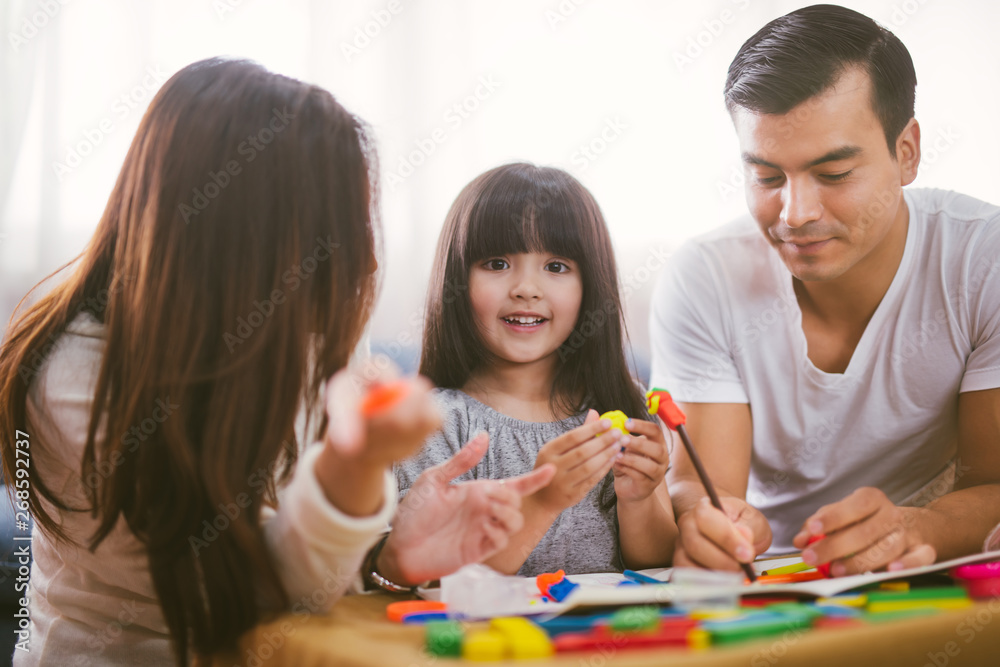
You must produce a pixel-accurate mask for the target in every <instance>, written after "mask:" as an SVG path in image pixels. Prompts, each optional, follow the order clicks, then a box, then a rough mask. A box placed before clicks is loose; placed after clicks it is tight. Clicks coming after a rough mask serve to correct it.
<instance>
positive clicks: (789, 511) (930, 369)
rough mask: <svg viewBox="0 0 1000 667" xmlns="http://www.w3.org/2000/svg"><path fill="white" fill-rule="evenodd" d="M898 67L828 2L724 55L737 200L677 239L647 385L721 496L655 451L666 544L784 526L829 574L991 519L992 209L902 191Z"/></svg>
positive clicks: (998, 232)
mask: <svg viewBox="0 0 1000 667" xmlns="http://www.w3.org/2000/svg"><path fill="white" fill-rule="evenodd" d="M915 86H916V76H915V74H914V71H913V63H912V61H911V60H910V56H909V53H908V52H907V51H906V48H905V47H904V46H903V44H902V43H901V42H900V41H899V39H898V38H896V37H895V36H894V35H893V34H892V33H890V32H888V31H887V30H885V29H883V28H881V27H880V26H878V25H877V24H876V23H875V22H874V21H872V20H871V19H869V18H867V17H865V16H863V15H861V14H858V13H857V12H854V11H851V10H848V9H844V8H842V7H836V6H831V5H818V6H814V7H808V8H805V9H800V10H797V11H794V12H792V13H790V14H788V15H786V16H783V17H781V18H778V19H776V20H774V21H772V22H771V23H769V24H768V25H766V26H765V27H764V28H763V29H761V30H760V31H759V32H758V33H757V34H756V35H754V36H753V37H751V38H750V39H749V40H748V41H747V42H746V43H745V44H744V45H743V47H742V48H741V49H740V51H739V53H738V54H737V55H736V58H735V60H733V62H732V64H731V65H730V68H729V76H728V79H727V81H726V87H725V97H726V105H727V108H728V109H729V111H730V114H731V117H732V119H733V123H734V126H735V128H736V133H737V135H738V138H739V142H740V151H741V153H742V158H743V162H744V165H745V169H746V176H747V178H746V196H747V202H748V204H749V209H750V214H751V216H752V219H753V220H752V221H751V220H749V219H746V220H742V221H737V222H736V223H734V224H731V225H728V226H725V227H722V228H721V229H719V230H716V231H714V232H712V233H709V234H706V235H704V236H701V237H699V238H696V239H694V240H693V241H692V242H690V243H688V244H687V245H686V246H685V247H684V248H682V249H681V250H680V251H679V252H678V253H677V254H676V255H675V257H674V258H673V261H672V262H671V265H670V267H669V268H668V269H667V271H666V272H665V273H664V275H663V276H662V278H661V280H660V283H659V285H658V288H657V292H656V296H655V297H654V304H653V314H652V317H651V333H652V341H653V364H652V382H651V384H652V385H653V386H662V387H665V388H668V389H671V390H672V391H673V394H674V397H675V398H676V399H677V400H678V401H679V402H680V403H681V406H682V408H683V409H684V410H685V411H686V412H687V415H688V429H689V432H690V434H691V438H692V440H693V442H694V444H695V446H696V447H698V449H699V452H700V455H701V457H702V459H703V460H704V462H705V466H706V468H707V469H708V473H709V476H710V477H711V479H712V480H713V482H714V483H715V485H716V486H717V488H718V491H719V494H720V496H722V502H723V506H724V507H725V512H720V511H718V510H716V509H714V508H713V507H712V506H711V505H710V504H709V502H708V499H707V497H706V494H705V491H704V488H703V487H702V485H701V483H700V482H699V480H698V477H697V475H696V474H695V472H694V469H693V467H692V465H691V463H690V461H689V460H688V459H687V457H686V455H685V454H684V452H683V450H681V449H677V450H675V453H674V455H673V460H674V467H673V469H672V471H671V473H670V476H669V479H668V481H669V484H670V493H671V496H672V497H673V501H674V508H675V512H676V514H677V517H678V525H679V528H680V540H679V542H678V544H679V546H678V549H677V553H676V554H675V558H674V562H675V565H697V566H702V567H708V568H715V569H736V568H738V567H739V563H741V562H744V563H745V562H749V561H751V560H753V558H754V557H755V556H756V555H758V554H760V553H761V552H763V551H765V550H768V549H770V550H771V551H772V552H779V551H789V550H791V549H792V548H797V549H804V551H803V559H804V560H805V561H806V562H807V563H811V564H818V563H831V571H832V573H833V574H834V575H837V576H839V575H844V574H853V573H857V572H864V571H868V570H876V569H890V570H895V569H901V568H903V567H911V566H917V565H924V564H929V563H932V562H934V561H935V560H936V559H941V560H944V559H949V558H953V557H957V556H961V555H963V554H968V553H972V552H977V551H979V550H981V549H982V548H983V541H984V538H986V536H987V534H988V533H989V532H990V529H991V528H992V527H993V526H994V525H996V524H997V523H998V522H1000V208H997V207H995V206H991V205H989V204H986V203H984V202H981V201H977V200H975V199H972V198H970V197H965V196H962V195H958V194H956V193H952V192H945V191H939V190H907V191H906V192H904V191H903V186H906V185H908V184H910V183H911V182H912V181H913V179H914V178H916V175H917V167H918V165H919V163H920V126H919V124H918V123H917V121H916V119H914V118H913V103H914V89H915ZM753 222H756V225H754V224H753ZM824 535H825V539H819V541H816V540H815V539H814V538H822V536H824ZM810 541H812V542H814V543H813V544H811V545H809V546H808V547H807V544H809V542H810Z"/></svg>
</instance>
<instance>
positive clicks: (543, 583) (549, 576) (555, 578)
mask: <svg viewBox="0 0 1000 667" xmlns="http://www.w3.org/2000/svg"><path fill="white" fill-rule="evenodd" d="M565 578H566V572H565V571H564V570H559V571H558V572H542V573H541V574H539V575H538V576H536V577H535V585H536V586H538V591H539V592H540V593H541V594H542V595H544V596H545V597H547V598H550V599H554V598H552V596H551V595H549V586H551V585H552V584H558V583H559V582H560V581H562V580H563V579H565Z"/></svg>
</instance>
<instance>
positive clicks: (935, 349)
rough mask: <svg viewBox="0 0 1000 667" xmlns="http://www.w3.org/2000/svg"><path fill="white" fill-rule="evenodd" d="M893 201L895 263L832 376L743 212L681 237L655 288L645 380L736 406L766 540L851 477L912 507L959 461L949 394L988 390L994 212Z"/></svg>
mask: <svg viewBox="0 0 1000 667" xmlns="http://www.w3.org/2000/svg"><path fill="white" fill-rule="evenodd" d="M904 197H905V198H906V203H907V205H908V207H909V213H910V221H909V228H908V231H907V236H906V247H905V250H904V251H903V258H902V261H901V262H900V265H899V269H898V270H897V272H896V276H895V278H893V281H892V284H891V285H890V286H889V290H888V291H887V292H886V294H885V297H884V298H883V299H882V302H881V303H880V304H879V306H878V308H877V310H876V311H875V314H874V315H873V316H872V318H871V321H870V322H869V323H868V327H867V328H866V329H865V332H864V335H863V336H862V337H861V340H860V341H859V342H858V345H857V348H856V349H855V351H854V355H853V357H852V358H851V361H850V364H849V365H848V367H847V369H846V371H845V372H844V373H826V372H824V371H821V370H819V369H817V368H816V367H815V366H814V365H813V363H812V362H811V361H810V360H809V358H808V356H807V345H806V339H805V335H804V333H803V331H802V313H801V311H800V310H799V307H798V302H797V301H796V299H795V293H794V291H793V287H792V276H791V274H790V273H789V271H788V269H787V268H786V267H785V265H784V263H783V262H782V261H781V259H780V257H779V256H778V253H777V252H776V251H775V250H774V249H772V248H771V247H770V245H769V244H768V243H767V241H766V240H765V239H764V237H763V234H762V233H761V231H760V230H759V228H758V227H757V225H756V223H755V222H754V221H753V220H752V219H751V218H750V217H749V216H747V217H745V218H743V219H741V220H738V221H736V222H734V223H732V224H729V225H726V226H724V227H722V228H720V229H718V230H715V231H713V232H710V233H708V234H705V235H703V236H700V237H698V238H695V239H693V240H692V241H690V242H689V243H687V244H685V245H684V246H683V247H682V248H681V249H680V250H679V251H678V252H677V253H676V254H675V255H674V256H673V257H672V258H671V260H670V261H669V262H668V267H667V269H666V270H665V271H664V273H663V274H662V276H661V277H660V281H659V283H658V285H657V289H656V292H655V295H654V297H653V308H652V315H651V319H650V331H651V342H652V348H653V359H652V373H651V375H652V377H651V383H650V384H651V386H654V387H662V388H665V389H669V390H670V391H671V393H672V394H673V396H674V398H675V399H677V400H680V401H685V402H691V403H749V404H750V410H751V414H752V417H753V453H752V457H751V462H750V479H749V486H748V490H747V501H748V502H749V503H750V504H751V505H753V506H755V507H758V508H759V509H761V510H762V511H763V512H764V514H765V515H766V516H767V518H768V520H769V522H770V524H771V528H772V530H773V532H774V542H773V544H772V548H771V550H772V551H775V552H777V551H781V550H787V549H790V548H791V541H792V537H794V535H795V534H796V533H797V532H798V531H799V530H800V529H801V527H802V523H803V521H804V520H805V519H806V518H808V517H809V515H810V514H812V513H813V512H814V511H815V510H816V509H818V508H819V507H821V506H823V505H826V504H828V503H832V502H836V501H838V500H841V499H842V498H844V497H845V496H847V495H848V494H849V493H850V492H851V491H853V490H854V489H857V488H859V487H862V486H874V487H877V488H879V489H881V490H882V491H884V492H885V493H886V495H888V497H889V498H890V499H892V500H893V502H896V503H897V504H916V505H922V504H926V503H927V502H929V501H930V500H932V499H933V498H935V497H937V496H940V495H942V494H943V493H947V492H949V491H951V489H952V485H953V482H954V476H955V475H958V476H959V477H960V476H961V475H962V474H963V473H964V472H966V471H967V469H965V468H963V467H962V465H961V462H960V461H959V462H957V467H956V462H955V461H954V457H955V454H956V449H957V424H958V421H957V418H958V400H957V399H958V394H959V393H960V392H966V391H979V390H984V389H993V388H996V387H1000V208H998V207H996V206H993V205H990V204H987V203H985V202H981V201H978V200H976V199H973V198H971V197H967V196H964V195H959V194H956V193H953V192H948V191H943V190H920V189H913V190H906V191H904ZM695 445H696V446H697V443H695ZM706 464H707V465H710V463H709V462H706Z"/></svg>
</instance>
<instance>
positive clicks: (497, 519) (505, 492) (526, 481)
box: [376, 433, 555, 585]
mask: <svg viewBox="0 0 1000 667" xmlns="http://www.w3.org/2000/svg"><path fill="white" fill-rule="evenodd" d="M488 444H489V438H488V436H487V435H486V434H485V433H480V434H479V435H477V436H476V437H475V438H473V439H472V440H470V441H469V443H468V444H467V445H465V447H463V448H462V449H461V450H460V451H459V452H458V453H457V454H455V456H453V457H452V458H450V459H448V460H447V461H445V462H444V463H441V464H440V465H436V466H434V467H433V468H428V469H427V470H425V471H424V472H423V473H421V475H420V476H419V477H417V480H416V481H415V482H414V483H413V486H412V487H410V490H409V492H407V494H406V497H405V498H403V501H402V503H400V506H399V509H398V510H397V512H396V518H395V519H394V520H393V528H392V532H391V533H390V534H389V539H388V540H387V541H386V544H385V547H384V548H383V549H382V552H381V553H380V554H379V558H378V563H376V567H377V569H378V571H379V572H380V573H382V575H383V576H385V577H387V578H388V579H389V580H390V581H394V582H396V583H398V584H401V585H415V584H418V583H421V582H424V581H430V580H432V579H438V578H440V577H443V576H445V575H448V574H451V573H452V572H454V571H456V570H458V569H459V568H460V567H462V566H463V565H468V564H470V563H478V562H480V561H482V560H484V559H486V558H489V557H490V556H492V555H493V554H495V553H496V552H497V551H499V550H500V549H503V548H504V547H506V546H507V542H508V540H509V539H510V536H511V535H512V534H514V533H516V532H517V531H519V530H521V527H522V526H523V525H524V517H523V516H522V515H521V511H520V507H521V497H522V496H525V495H529V494H532V493H535V492H536V491H537V490H538V489H540V488H542V487H544V486H545V485H546V484H548V483H549V481H550V480H551V479H552V476H553V475H554V474H555V467H554V466H552V465H543V466H541V467H539V468H536V469H535V470H533V471H532V472H530V473H528V474H527V475H522V476H520V477H513V478H511V479H506V480H475V481H471V482H461V483H459V484H451V480H453V479H455V478H456V477H458V476H459V475H461V474H463V473H465V472H467V471H468V470H471V469H472V468H473V467H475V465H476V464H477V463H479V461H480V460H481V459H482V458H483V455H485V454H486V449H487V446H488Z"/></svg>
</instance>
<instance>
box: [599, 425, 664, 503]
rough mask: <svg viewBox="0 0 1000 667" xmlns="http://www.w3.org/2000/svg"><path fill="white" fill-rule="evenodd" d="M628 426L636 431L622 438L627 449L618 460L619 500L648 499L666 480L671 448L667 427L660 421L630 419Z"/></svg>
mask: <svg viewBox="0 0 1000 667" xmlns="http://www.w3.org/2000/svg"><path fill="white" fill-rule="evenodd" d="M625 428H627V429H628V430H629V431H630V432H631V433H633V434H635V435H631V436H625V437H624V438H623V439H622V440H623V441H624V442H623V444H624V446H625V451H624V452H621V453H620V454H619V455H618V456H617V457H616V460H615V464H614V467H613V468H612V470H613V471H614V474H615V495H616V496H618V502H620V503H621V502H626V503H628V502H633V501H639V500H645V499H646V498H648V497H649V496H650V495H652V493H653V491H654V489H656V487H657V486H658V485H660V484H666V481H665V477H666V474H667V468H668V467H669V466H670V452H669V451H668V449H667V441H666V438H665V436H664V433H663V429H662V428H660V425H659V424H658V423H656V422H652V421H645V420H642V419H629V420H628V421H627V422H625Z"/></svg>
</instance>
